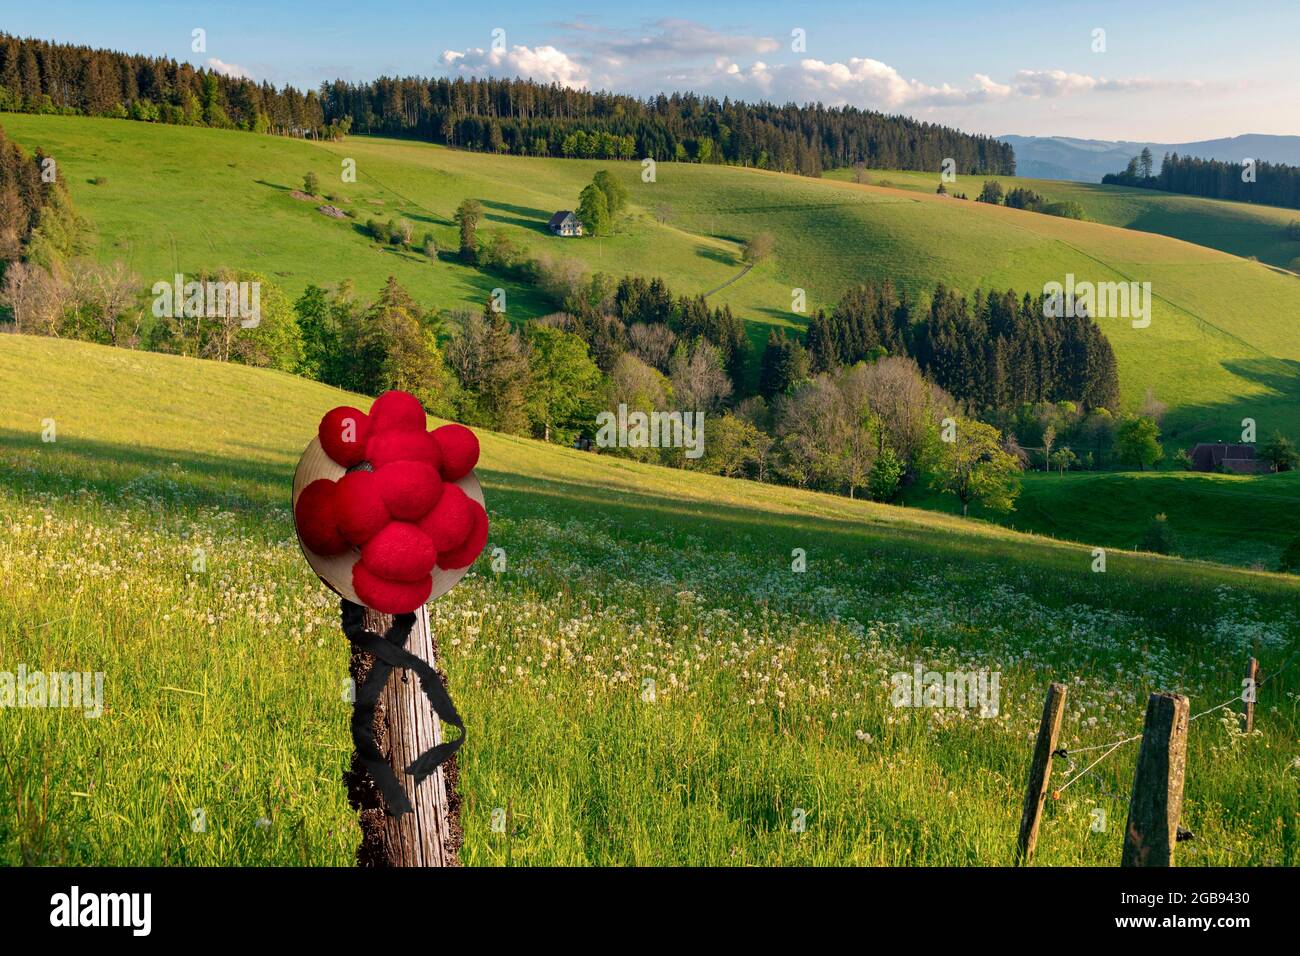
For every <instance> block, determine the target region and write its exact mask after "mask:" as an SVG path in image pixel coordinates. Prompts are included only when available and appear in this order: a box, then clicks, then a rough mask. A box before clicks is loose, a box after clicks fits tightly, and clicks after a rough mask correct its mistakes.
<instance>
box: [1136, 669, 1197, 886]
mask: <svg viewBox="0 0 1300 956" xmlns="http://www.w3.org/2000/svg"><path fill="white" fill-rule="evenodd" d="M1187 721H1188V707H1187V698H1186V697H1184V696H1182V695H1181V694H1152V695H1151V697H1150V699H1149V700H1148V701H1147V713H1146V720H1145V722H1144V723H1143V726H1142V744H1141V747H1140V748H1139V750H1138V758H1137V769H1136V770H1134V772H1133V795H1132V797H1130V799H1129V806H1128V823H1127V824H1126V826H1125V827H1124V853H1123V856H1122V857H1121V858H1120V866H1173V863H1174V846H1175V845H1176V844H1177V841H1178V818H1179V817H1180V816H1181V815H1182V811H1183V776H1184V769H1185V766H1186V762H1187Z"/></svg>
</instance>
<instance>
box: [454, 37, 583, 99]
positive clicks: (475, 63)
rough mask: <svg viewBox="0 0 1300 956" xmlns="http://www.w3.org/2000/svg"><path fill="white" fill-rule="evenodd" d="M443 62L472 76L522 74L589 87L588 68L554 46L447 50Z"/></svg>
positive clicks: (563, 84) (528, 76)
mask: <svg viewBox="0 0 1300 956" xmlns="http://www.w3.org/2000/svg"><path fill="white" fill-rule="evenodd" d="M442 62H443V64H444V65H446V66H448V67H450V68H452V69H454V70H455V71H456V72H458V73H463V74H466V75H468V76H520V77H525V78H527V79H530V80H537V81H538V82H539V83H558V84H560V85H561V86H568V87H572V88H573V89H577V90H581V89H586V87H587V83H588V73H587V68H586V67H584V66H583V65H582V64H581V63H579V62H578V61H577V60H575V59H573V58H572V57H570V56H569V55H568V54H567V53H565V52H564V51H563V50H558V49H556V48H555V47H553V46H538V47H528V46H518V45H516V46H512V47H511V48H510V49H509V50H483V49H480V48H477V47H476V48H472V49H468V50H463V51H462V50H444V51H443V54H442Z"/></svg>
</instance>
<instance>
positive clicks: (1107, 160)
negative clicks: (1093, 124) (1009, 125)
mask: <svg viewBox="0 0 1300 956" xmlns="http://www.w3.org/2000/svg"><path fill="white" fill-rule="evenodd" d="M998 139H1000V140H1001V141H1002V142H1004V143H1010V144H1011V146H1012V148H1013V149H1015V151H1016V174H1017V175H1019V176H1028V177H1030V178H1031V179H1069V180H1074V181H1076V182H1083V183H1097V182H1101V177H1102V176H1104V175H1105V174H1106V173H1117V172H1120V171H1121V170H1122V169H1123V168H1124V167H1125V166H1126V165H1127V164H1128V161H1129V158H1130V157H1133V156H1136V155H1137V154H1138V153H1140V152H1142V147H1143V146H1148V147H1150V148H1151V152H1152V154H1153V155H1154V156H1155V158H1156V169H1157V170H1158V169H1159V168H1160V159H1161V157H1163V156H1164V154H1165V153H1178V154H1179V155H1186V156H1197V157H1200V158H1201V159H1221V160H1226V161H1232V162H1241V161H1242V160H1243V159H1246V158H1247V157H1249V158H1251V159H1257V160H1265V161H1266V162H1270V163H1286V164H1288V165H1290V166H1300V136H1268V135H1265V134H1262V133H1248V134H1246V135H1244V136H1232V137H1230V138H1228V139H1207V140H1202V141H1201V142H1198V143H1139V142H1126V141H1122V140H1121V141H1115V140H1105V139H1074V138H1073V137H1070V136H999V137H998Z"/></svg>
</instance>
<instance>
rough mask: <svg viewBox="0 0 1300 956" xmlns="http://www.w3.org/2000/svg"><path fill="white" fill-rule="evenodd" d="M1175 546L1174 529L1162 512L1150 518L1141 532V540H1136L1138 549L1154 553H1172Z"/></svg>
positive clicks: (1176, 543) (1176, 544)
mask: <svg viewBox="0 0 1300 956" xmlns="http://www.w3.org/2000/svg"><path fill="white" fill-rule="evenodd" d="M1177 546H1178V541H1177V539H1176V538H1175V537H1174V529H1173V527H1172V526H1171V525H1170V524H1169V521H1168V519H1167V518H1166V517H1165V516H1164V515H1163V514H1158V515H1156V516H1155V518H1153V519H1152V521H1151V523H1150V524H1149V525H1147V529H1146V531H1144V532H1142V540H1141V541H1139V542H1138V550H1139V551H1151V552H1153V553H1155V554H1173V553H1174V549H1175V548H1177Z"/></svg>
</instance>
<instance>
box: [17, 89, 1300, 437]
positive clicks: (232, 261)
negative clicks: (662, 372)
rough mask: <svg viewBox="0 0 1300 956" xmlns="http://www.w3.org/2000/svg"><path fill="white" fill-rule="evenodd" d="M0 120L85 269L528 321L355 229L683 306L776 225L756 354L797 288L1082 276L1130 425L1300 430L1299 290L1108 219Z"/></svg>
mask: <svg viewBox="0 0 1300 956" xmlns="http://www.w3.org/2000/svg"><path fill="white" fill-rule="evenodd" d="M3 123H4V125H5V128H6V130H7V131H8V132H9V134H10V136H11V137H12V138H13V139H15V140H16V141H18V142H19V143H21V144H23V145H24V146H26V147H28V148H35V147H37V146H41V147H44V148H45V149H46V150H47V151H49V152H50V153H52V154H53V155H54V156H55V157H56V158H57V159H58V161H59V162H60V163H61V167H60V168H61V169H62V171H63V174H64V175H65V176H66V178H67V180H68V182H69V184H70V187H71V191H72V195H73V199H74V202H75V203H76V205H77V207H78V209H79V210H80V211H81V212H82V213H83V214H84V215H85V216H86V218H87V219H88V220H89V221H90V223H91V224H92V226H93V228H94V230H95V232H96V233H97V235H98V247H97V249H96V251H95V255H97V256H98V257H99V258H101V259H105V260H112V259H123V260H125V261H127V262H128V263H129V264H130V266H131V267H132V269H133V270H134V271H135V272H136V273H137V275H139V276H140V277H141V278H142V281H147V282H148V283H150V284H151V283H152V282H154V281H157V280H158V279H162V278H167V277H170V276H171V275H172V274H173V273H174V272H176V271H183V272H193V271H195V270H198V269H201V268H214V267H219V266H231V267H239V268H250V269H261V270H263V271H266V272H267V273H269V274H270V275H271V277H273V278H274V279H275V280H276V281H277V282H279V283H280V284H282V285H283V286H284V287H285V289H286V290H288V291H289V292H290V293H291V294H292V293H296V292H298V291H300V290H301V289H302V288H303V287H304V286H305V285H306V284H307V283H308V282H312V281H315V282H318V283H325V284H330V283H332V282H337V281H341V280H343V279H351V280H352V281H353V282H354V283H355V284H356V287H357V289H358V291H359V292H360V293H362V294H366V295H373V294H374V290H377V289H378V288H379V286H380V285H381V283H382V281H383V279H384V277H386V276H387V275H389V274H392V275H395V276H397V278H398V279H399V281H401V282H402V283H403V284H404V285H406V286H407V287H408V288H409V289H410V290H411V291H412V292H413V294H415V296H416V297H417V299H418V300H419V301H420V302H421V303H422V304H424V305H426V306H429V307H435V306H436V307H441V308H450V307H456V306H466V307H471V308H479V307H481V303H482V302H483V301H484V299H485V297H486V295H487V292H488V290H489V289H491V288H492V287H495V286H497V285H502V286H503V287H505V288H506V290H507V295H508V308H509V312H510V314H511V315H512V316H516V317H527V316H530V315H536V314H538V313H543V312H546V311H549V310H550V306H549V305H548V304H547V303H546V302H544V301H542V299H541V298H540V297H539V296H538V295H537V294H536V293H535V292H534V291H533V290H531V289H528V288H524V287H520V286H518V285H517V284H513V283H510V282H503V281H502V280H500V279H498V278H494V277H491V276H489V275H487V274H485V273H482V272H479V271H477V270H473V269H469V268H466V267H464V266H462V265H459V264H456V263H453V262H450V261H447V260H445V259H444V260H441V261H439V262H438V263H436V264H435V263H431V262H430V261H429V260H428V259H427V258H425V257H423V256H421V255H417V254H414V253H402V252H399V251H396V250H395V249H391V248H390V249H381V248H380V247H378V246H376V245H375V244H374V243H373V242H372V241H371V240H369V239H367V238H366V237H365V236H364V235H363V234H362V231H361V224H364V222H365V221H366V219H368V218H370V217H371V216H374V217H377V218H388V217H390V216H404V217H406V218H408V219H410V220H412V222H413V223H414V224H415V226H416V234H417V236H418V235H422V233H423V232H424V231H425V230H426V229H428V230H431V231H432V232H434V234H435V236H436V238H437V241H438V242H439V244H440V246H441V247H443V248H449V247H453V246H454V241H455V226H454V224H453V223H452V220H451V216H452V213H453V211H454V209H455V207H456V205H457V204H458V203H459V202H460V201H461V200H462V199H464V198H467V197H473V198H477V199H479V200H480V202H482V204H483V206H484V210H485V213H486V217H485V218H486V222H485V224H484V229H485V230H486V231H487V232H489V233H490V232H491V231H492V230H493V229H500V230H502V231H503V232H505V233H506V234H508V235H510V236H511V237H512V238H514V239H516V240H517V241H519V242H520V243H522V244H523V245H525V246H527V248H528V249H529V250H530V251H531V252H532V253H534V254H539V255H540V254H545V255H551V256H555V257H558V258H566V257H568V258H575V259H580V260H583V261H585V262H586V263H587V264H589V265H590V266H591V267H592V268H593V269H597V270H603V271H607V272H609V273H611V274H614V275H619V274H623V273H625V272H637V273H642V274H645V275H661V276H663V277H664V278H665V279H666V280H667V281H668V282H669V284H670V286H671V287H672V288H673V289H674V290H675V291H678V292H683V293H700V292H705V291H708V290H710V289H713V288H715V287H717V286H719V285H721V284H722V283H723V282H725V281H726V280H727V279H729V278H731V277H732V276H734V275H736V274H737V272H738V271H739V269H740V266H739V261H738V255H739V248H740V243H742V242H743V241H744V240H745V239H746V238H748V237H750V236H752V235H754V234H756V233H758V232H760V231H764V230H767V231H771V232H772V233H773V234H774V235H775V236H776V240H777V241H776V253H775V255H774V256H773V258H772V259H771V260H769V261H767V262H764V263H762V264H761V265H760V266H759V267H758V268H756V269H754V270H752V271H751V272H750V273H748V274H747V275H745V276H744V278H742V279H740V280H739V281H737V282H735V283H733V284H731V285H728V286H727V287H726V288H724V289H722V290H721V291H719V292H718V293H716V296H715V298H714V300H713V301H717V302H719V303H723V302H725V303H728V304H730V305H731V306H732V307H733V308H734V309H735V310H737V312H738V314H740V315H741V316H742V317H743V318H744V319H746V320H747V321H748V322H750V323H752V326H751V328H752V333H753V335H754V339H755V341H756V342H761V341H762V340H763V339H764V338H765V336H766V330H767V327H768V326H769V325H794V326H802V325H803V323H804V322H805V321H806V316H805V315H800V314H796V313H794V312H792V311H791V303H792V295H791V293H792V290H793V289H796V288H798V289H803V290H805V292H806V294H807V302H808V308H809V309H810V310H815V309H817V308H820V307H825V308H830V307H832V306H833V305H834V303H835V302H836V301H837V300H838V298H839V296H840V295H841V294H842V292H843V291H844V289H845V288H847V287H848V286H849V285H851V284H853V283H855V282H859V281H862V280H865V279H869V278H875V279H883V278H885V277H889V278H892V279H894V280H895V281H897V282H898V283H900V284H901V285H902V286H904V287H906V288H907V289H909V291H911V292H912V293H914V294H917V295H922V296H924V295H926V294H928V292H929V291H930V290H932V289H933V287H934V286H935V284H936V283H937V282H938V281H940V280H942V281H944V282H946V283H947V284H948V285H949V286H953V287H956V288H959V289H961V290H963V291H964V292H967V293H973V292H975V291H977V290H980V289H998V290H1001V289H1005V288H1009V287H1010V288H1015V289H1017V290H1020V291H1037V290H1040V289H1041V288H1042V286H1043V284H1044V283H1045V282H1047V281H1063V280H1064V278H1065V276H1066V274H1067V273H1073V274H1074V275H1075V276H1076V277H1077V279H1079V280H1081V281H1082V280H1086V281H1094V282H1106V281H1116V282H1121V281H1137V282H1150V283H1151V286H1152V299H1153V305H1152V309H1153V316H1152V321H1151V325H1150V327H1148V328H1143V329H1134V328H1132V327H1131V324H1130V322H1129V320H1127V319H1116V318H1107V319H1101V320H1100V324H1101V325H1102V328H1103V329H1104V331H1105V332H1106V333H1107V335H1108V336H1109V338H1110V340H1111V342H1112V343H1113V345H1114V347H1115V351H1116V357H1117V361H1118V365H1119V374H1120V382H1121V388H1122V393H1123V395H1122V401H1123V403H1124V404H1125V407H1126V408H1127V409H1132V408H1135V407H1136V406H1137V405H1138V404H1139V403H1140V402H1141V401H1142V399H1143V396H1144V395H1145V393H1146V391H1147V389H1151V390H1153V391H1154V393H1155V394H1156V396H1157V397H1158V398H1159V399H1160V400H1161V401H1162V402H1164V403H1166V404H1167V405H1168V406H1169V409H1170V410H1169V413H1168V415H1167V417H1166V419H1165V430H1166V434H1167V436H1168V437H1170V438H1172V439H1175V440H1176V441H1177V442H1178V443H1179V444H1191V443H1193V442H1195V441H1198V440H1213V439H1216V438H1221V437H1223V436H1224V435H1225V434H1232V433H1233V432H1235V431H1237V430H1239V429H1240V427H1241V424H1240V423H1241V420H1242V418H1244V417H1251V418H1254V419H1255V420H1256V421H1257V423H1258V427H1259V429H1260V433H1261V434H1265V435H1267V434H1271V433H1272V432H1273V431H1274V430H1281V431H1283V432H1286V433H1290V434H1296V433H1300V334H1297V333H1298V332H1300V328H1297V321H1298V319H1297V317H1300V280H1298V279H1297V277H1296V276H1295V275H1292V274H1290V273H1287V272H1283V271H1280V270H1277V269H1274V268H1271V267H1269V266H1268V265H1266V264H1264V263H1262V262H1252V261H1249V260H1247V259H1243V258H1240V257H1238V256H1236V255H1230V254H1228V253H1226V252H1222V251H1219V250H1218V249H1213V248H1208V247H1207V246H1204V245H1196V244H1194V243H1192V242H1185V241H1179V240H1178V239H1173V238H1169V237H1167V236H1163V235H1157V234H1155V233H1154V232H1140V231H1135V230H1134V229H1129V228H1118V225H1139V226H1140V223H1136V221H1127V222H1120V221H1119V220H1122V219H1124V216H1122V215H1120V214H1118V213H1116V216H1115V218H1116V222H1117V224H1116V225H1107V224H1106V223H1105V222H1074V221H1070V220H1064V219H1058V218H1055V217H1051V216H1043V215H1039V214H1036V213H1029V212H1023V211H1020V210H1013V209H1005V208H1001V207H989V206H984V205H982V204H976V203H973V202H970V203H962V202H957V201H954V200H951V199H947V198H943V197H937V196H934V195H931V194H929V193H930V192H931V191H932V187H930V189H927V190H924V191H921V190H920V189H919V186H918V183H919V182H920V180H918V181H917V183H912V184H911V186H910V188H908V187H907V185H906V184H904V183H902V182H901V181H900V182H898V183H897V185H896V186H881V185H875V186H872V185H867V186H860V185H856V184H853V183H850V182H845V181H840V180H835V179H826V180H813V179H807V178H801V177H794V176H787V175H782V174H777V173H768V172H763V171H759V170H752V169H739V168H734V167H724V166H701V165H691V164H673V163H661V164H659V166H658V168H657V171H656V177H655V180H656V181H655V182H654V183H644V182H642V180H641V166H640V164H639V163H634V162H624V163H618V162H607V161H600V162H597V161H578V160H551V159H532V158H521V157H512V156H493V155H485V154H482V153H467V152H459V151H456V150H449V149H446V148H442V147H438V146H433V145H430V144H425V143H418V142H410V141H395V140H383V139H371V138H367V137H352V138H349V139H347V140H345V141H343V142H339V143H313V142H304V141H297V140H288V139H282V138H277V137H269V136H252V135H248V134H242V133H238V132H231V131H221V130H208V129H198V128H182V127H166V126H156V125H151V124H144V123H132V122H124V121H114V120H101V119H88V118H84V117H46V116H27V115H18V114H6V115H5V116H4V118H3ZM346 159H354V160H356V164H357V165H356V169H357V181H356V182H355V183H344V182H342V181H341V177H340V173H341V169H342V166H341V164H342V162H343V161H344V160H346ZM601 168H609V169H611V170H612V171H613V172H614V173H615V175H616V176H618V177H620V178H621V179H622V180H623V181H624V182H625V184H626V185H627V186H628V189H629V193H630V197H631V207H632V208H631V212H630V214H629V215H628V216H627V217H626V218H625V220H624V221H623V222H622V224H621V225H620V226H619V229H618V232H617V234H616V235H614V236H611V237H608V238H602V239H594V238H585V239H580V240H564V239H558V238H555V237H552V236H550V235H549V233H548V232H547V231H546V228H545V224H546V220H547V218H548V217H549V216H550V214H551V213H552V212H553V211H554V210H556V209H559V208H573V207H574V205H575V204H576V201H577V196H578V192H579V191H580V189H581V188H582V186H583V185H584V184H585V183H586V182H588V181H589V180H590V178H591V176H592V174H593V173H594V172H595V171H596V170H597V169H601ZM308 170H311V171H314V172H315V173H316V174H317V175H318V176H319V177H320V181H321V184H322V191H323V192H325V193H327V194H330V195H334V196H336V197H338V198H337V200H336V202H337V203H339V204H342V205H343V206H345V207H347V208H350V209H354V210H355V211H356V212H357V218H356V219H355V220H335V219H330V218H328V217H326V216H323V215H321V214H320V213H319V212H317V211H316V209H315V205H314V204H312V203H306V202H301V201H299V200H296V199H294V198H293V197H292V196H291V195H290V193H291V191H292V190H294V189H296V188H298V187H299V186H300V185H301V181H302V176H303V174H304V173H305V172H307V171H308ZM915 175H916V176H918V177H922V176H923V174H915ZM888 178H889V179H890V181H891V182H893V181H894V180H895V179H898V180H902V178H903V176H902V175H901V174H900V175H899V176H897V177H895V175H894V174H893V173H890V174H888ZM92 179H101V180H102V181H101V182H99V183H98V184H94V183H92V182H91V180H92ZM971 186H972V188H973V189H977V187H976V186H975V185H974V184H973V183H972V184H971ZM1062 188H1065V187H1064V186H1063V187H1062ZM1069 188H1071V189H1076V188H1081V187H1079V185H1078V184H1069ZM1097 188H1098V189H1100V187H1097ZM1043 191H1044V192H1046V191H1047V190H1046V187H1044V190H1043ZM1051 198H1056V197H1055V196H1053V197H1051ZM1142 198H1144V199H1145V198H1146V197H1145V196H1144V197H1142ZM1186 203H1194V204H1201V208H1205V209H1217V208H1218V207H1219V206H1223V205H1229V206H1233V208H1236V204H1222V203H1220V204H1214V203H1211V202H1209V201H1206V200H1193V199H1187V200H1186ZM1189 208H1190V207H1189ZM1250 208H1251V210H1252V215H1263V214H1264V213H1260V212H1259V211H1258V210H1254V207H1250ZM1179 215H1182V214H1181V213H1180V214H1179ZM1187 215H1192V214H1191V213H1188V214H1187ZM660 218H663V219H664V221H663V222H660V221H659V220H660ZM1138 218H1140V217H1138ZM1216 228H1218V227H1217V226H1215V225H1212V224H1211V225H1207V226H1206V227H1205V229H1206V230H1207V231H1213V230H1214V229H1216ZM1241 251H1245V250H1244V248H1243V249H1242V250H1241ZM1252 254H1255V253H1252ZM1261 258H1265V257H1261Z"/></svg>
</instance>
